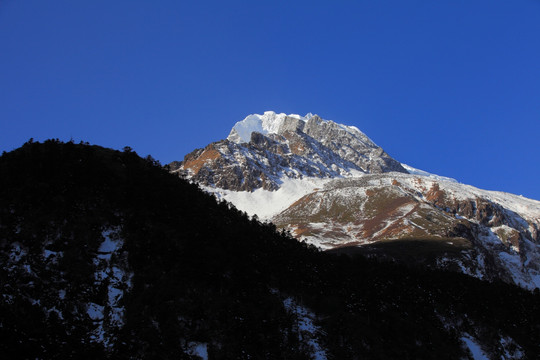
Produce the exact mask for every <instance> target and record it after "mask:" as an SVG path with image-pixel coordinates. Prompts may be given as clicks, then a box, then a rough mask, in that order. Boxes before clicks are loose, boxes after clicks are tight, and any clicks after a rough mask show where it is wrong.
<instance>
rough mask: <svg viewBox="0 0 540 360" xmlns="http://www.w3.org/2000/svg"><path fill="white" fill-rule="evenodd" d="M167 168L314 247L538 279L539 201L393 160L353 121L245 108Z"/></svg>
mask: <svg viewBox="0 0 540 360" xmlns="http://www.w3.org/2000/svg"><path fill="white" fill-rule="evenodd" d="M170 166H171V170H172V171H173V172H174V173H177V174H179V175H181V176H182V177H185V178H188V179H191V180H192V181H195V182H197V183H199V184H200V185H201V186H202V187H203V188H204V189H205V190H207V191H209V192H211V193H214V194H215V195H216V196H217V197H218V198H222V199H225V200H228V201H229V202H232V203H233V204H234V205H235V206H236V207H237V208H238V209H240V210H243V211H246V212H247V213H249V214H251V215H257V216H258V217H259V218H261V219H264V220H268V221H271V222H273V223H275V224H276V225H277V226H278V227H279V228H282V229H285V230H288V231H291V233H292V234H293V235H294V236H296V237H297V238H298V239H299V240H302V241H306V242H307V243H311V244H314V245H316V246H318V247H319V248H321V249H324V250H328V251H332V252H345V253H348V254H356V253H361V254H364V255H367V256H370V257H377V258H379V259H389V260H391V261H401V262H407V263H414V264H418V263H421V264H422V265H425V266H428V267H434V268H439V269H447V270H453V271H458V272H462V273H465V274H468V275H471V276H475V277H478V278H481V279H487V280H494V279H501V280H503V281H506V282H508V283H513V284H517V285H520V286H522V287H525V288H531V289H532V288H538V287H540V232H539V229H540V202H539V201H536V200H532V199H527V198H524V197H521V196H516V195H512V194H508V193H502V192H495V191H486V190H481V189H478V188H475V187H473V186H469V185H465V184H461V183H459V182H457V181H456V180H454V179H450V178H446V177H441V176H437V175H434V174H431V173H428V172H425V171H421V170H418V169H415V168H412V167H409V166H407V165H406V164H402V163H400V162H398V161H397V160H395V159H393V158H392V157H390V156H389V155H388V154H387V153H386V152H385V151H384V150H383V149H382V148H381V147H379V146H377V145H376V144H375V143H374V142H373V141H372V140H371V139H369V137H367V136H366V135H365V134H364V133H362V132H361V131H360V130H359V129H357V128H356V127H354V126H346V125H342V124H338V123H336V122H334V121H330V120H324V119H322V118H321V117H319V116H318V115H313V114H311V113H309V114H307V115H305V116H300V115H296V114H290V115H286V114H277V113H275V112H271V111H269V112H265V113H264V114H262V115H259V114H254V115H249V116H247V117H246V118H245V119H244V120H242V121H239V122H237V123H236V124H235V125H234V126H233V128H232V130H231V132H230V134H229V135H228V137H227V138H226V139H224V140H221V141H218V142H215V143H212V144H209V145H208V146H206V147H205V148H203V149H197V150H195V151H193V152H191V153H190V154H188V155H186V156H185V158H184V160H183V161H180V162H173V163H172V164H170Z"/></svg>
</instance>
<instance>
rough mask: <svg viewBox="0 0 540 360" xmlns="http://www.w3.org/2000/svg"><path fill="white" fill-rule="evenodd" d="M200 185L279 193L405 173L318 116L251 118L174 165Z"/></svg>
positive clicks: (352, 131)
mask: <svg viewBox="0 0 540 360" xmlns="http://www.w3.org/2000/svg"><path fill="white" fill-rule="evenodd" d="M171 165H172V168H173V171H177V172H179V173H181V174H183V175H185V176H187V177H189V178H191V179H193V180H195V181H197V182H198V183H199V184H201V185H205V186H211V187H216V188H220V189H226V190H234V191H253V190H255V189H259V188H263V189H265V190H278V189H279V188H280V187H281V185H282V184H283V182H284V181H285V180H287V179H303V178H327V179H328V178H338V177H349V176H353V175H355V174H356V175H357V174H361V173H382V172H389V171H397V172H403V173H406V172H407V171H406V170H405V169H404V168H403V167H402V166H401V164H400V163H399V162H397V161H396V160H394V159H392V158H391V157H390V156H389V155H388V154H386V153H385V152H384V151H383V149H381V148H380V147H378V146H377V145H375V143H373V141H371V140H370V139H369V138H368V137H367V136H366V135H364V134H363V133H362V132H361V131H360V130H358V129H357V128H355V127H352V126H344V125H340V124H336V123H335V122H333V121H328V120H323V119H321V118H320V117H319V116H317V115H312V114H308V115H306V116H304V117H302V116H299V115H285V114H276V113H274V112H271V111H267V112H265V113H264V114H263V115H250V116H248V117H246V118H245V119H244V120H242V121H240V122H238V123H236V125H234V127H233V129H232V130H231V133H230V134H229V136H228V137H227V139H225V140H222V141H218V142H215V143H212V144H210V145H208V146H206V147H205V148H204V149H197V150H195V151H193V152H192V153H190V154H188V155H186V157H185V158H184V161H183V162H181V163H179V162H177V163H173V164H171Z"/></svg>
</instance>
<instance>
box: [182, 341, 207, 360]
mask: <svg viewBox="0 0 540 360" xmlns="http://www.w3.org/2000/svg"><path fill="white" fill-rule="evenodd" d="M187 353H188V354H189V355H191V356H198V357H200V358H201V359H202V360H208V344H206V343H199V342H190V343H188V349H187Z"/></svg>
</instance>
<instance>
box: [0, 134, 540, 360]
mask: <svg viewBox="0 0 540 360" xmlns="http://www.w3.org/2000/svg"><path fill="white" fill-rule="evenodd" d="M0 264H1V270H0V286H1V296H2V298H1V300H0V352H1V353H2V354H3V355H4V356H7V358H21V359H24V358H28V359H30V358H32V359H36V358H38V359H53V358H92V359H96V358H114V359H122V358H126V359H138V358H145V359H146V358H160V359H169V358H170V359H172V358H174V359H198V358H208V359H359V358H361V359H459V358H465V359H467V358H472V352H483V353H484V354H485V355H487V356H488V357H490V358H494V359H495V358H496V359H501V358H503V359H515V358H526V359H537V358H539V357H540V340H539V339H540V295H539V294H538V292H536V293H531V292H528V291H526V290H523V289H520V288H518V287H515V286H512V285H508V284H503V283H499V282H494V283H487V282H482V281H480V280H477V279H474V278H471V277H468V276H465V275H460V274H457V273H450V272H434V271H427V270H425V269H422V268H414V267H404V266H401V265H396V264H388V263H378V262H376V261H373V260H366V259H364V258H362V257H358V258H351V257H347V256H336V255H331V254H324V253H321V252H319V251H317V250H316V249H315V248H313V247H309V246H307V245H305V244H302V243H299V242H298V241H296V240H294V239H293V238H291V237H290V236H289V235H288V234H286V233H279V232H276V228H275V227H274V226H273V225H272V224H268V223H260V222H259V221H258V219H256V218H254V219H250V218H248V216H247V215H246V214H245V213H243V212H240V211H238V210H236V209H235V208H234V207H233V206H232V205H230V204H228V203H225V202H216V200H215V199H214V198H213V197H211V196H210V195H208V194H206V193H204V192H202V191H201V190H200V189H199V188H198V187H197V186H196V185H194V184H190V183H188V182H186V181H184V180H182V179H179V178H178V177H177V176H175V175H172V174H170V173H169V172H168V171H166V170H165V169H163V168H162V167H161V166H160V165H159V164H158V163H157V162H156V161H154V160H153V159H152V158H150V157H147V158H146V159H142V158H140V157H139V156H137V154H135V153H134V152H132V151H131V150H130V149H125V151H123V152H120V151H114V150H109V149H105V148H102V147H98V146H89V145H82V144H81V145H76V144H73V143H61V142H58V141H46V142H45V143H43V144H40V143H26V144H25V145H24V146H22V147H21V148H19V149H17V150H14V151H12V152H10V153H6V154H3V155H2V157H1V158H0Z"/></svg>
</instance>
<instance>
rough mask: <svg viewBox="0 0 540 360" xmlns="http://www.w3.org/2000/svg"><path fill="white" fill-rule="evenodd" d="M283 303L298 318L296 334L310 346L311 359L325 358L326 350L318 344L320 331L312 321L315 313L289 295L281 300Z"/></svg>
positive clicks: (324, 359) (320, 359) (319, 359)
mask: <svg viewBox="0 0 540 360" xmlns="http://www.w3.org/2000/svg"><path fill="white" fill-rule="evenodd" d="M283 305H284V306H285V308H286V309H287V310H288V311H289V312H291V313H293V314H296V316H297V318H298V334H299V336H300V337H301V340H303V341H306V342H307V344H308V345H309V346H310V347H311V349H312V351H313V354H312V355H313V357H312V359H313V360H326V359H327V357H326V352H325V351H324V349H323V348H322V346H321V345H320V344H319V339H318V337H319V336H320V334H321V333H322V331H321V329H320V328H319V327H318V326H316V325H315V324H314V323H313V320H314V319H315V317H316V315H315V314H314V313H312V312H311V311H309V310H308V309H307V308H305V307H303V306H301V305H300V304H298V303H297V302H296V301H294V300H293V299H292V298H290V297H289V298H286V299H285V300H283Z"/></svg>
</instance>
